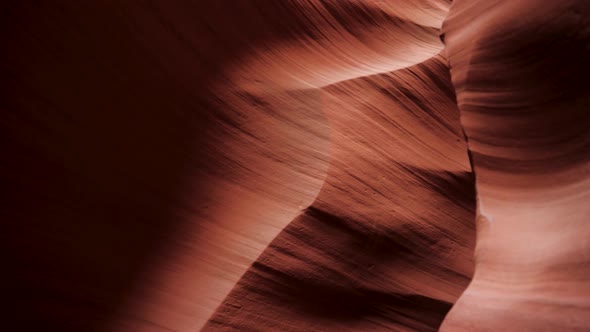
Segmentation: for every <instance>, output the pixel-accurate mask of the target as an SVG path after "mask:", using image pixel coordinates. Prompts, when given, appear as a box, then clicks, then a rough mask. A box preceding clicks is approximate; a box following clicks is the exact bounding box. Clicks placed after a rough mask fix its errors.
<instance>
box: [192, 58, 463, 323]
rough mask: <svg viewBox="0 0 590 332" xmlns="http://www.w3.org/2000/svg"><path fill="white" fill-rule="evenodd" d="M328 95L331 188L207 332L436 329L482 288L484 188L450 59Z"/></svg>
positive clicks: (258, 265)
mask: <svg viewBox="0 0 590 332" xmlns="http://www.w3.org/2000/svg"><path fill="white" fill-rule="evenodd" d="M323 90H324V92H325V94H326V97H325V98H326V102H325V109H326V114H327V115H328V117H329V118H330V120H331V125H332V135H331V149H330V151H331V160H330V169H329V171H328V175H327V177H326V180H325V183H324V186H323V187H322V189H321V191H320V193H319V194H318V197H317V198H316V200H315V201H314V203H313V204H312V205H311V206H310V207H309V208H307V209H306V210H305V211H303V212H302V213H301V214H300V215H299V216H298V217H297V218H296V219H295V220H294V221H293V222H292V223H290V224H289V225H288V226H287V227H286V228H285V229H284V230H283V231H282V232H281V234H279V236H278V237H277V238H276V239H275V240H274V241H273V242H272V243H271V244H270V246H269V247H268V248H267V249H266V250H265V251H264V252H263V253H262V255H261V256H260V257H259V258H258V260H257V261H256V262H255V263H254V264H253V266H252V267H251V268H250V269H249V270H248V272H246V274H245V275H244V277H243V278H242V279H241V280H240V282H238V284H237V285H236V287H235V288H234V289H233V291H232V293H230V295H229V296H228V298H227V299H226V300H225V301H224V302H223V304H222V305H221V306H220V308H219V309H217V312H216V313H215V315H214V316H213V317H212V318H211V320H210V321H209V323H208V325H206V326H205V328H204V331H216V330H236V331H237V330H240V331H249V330H263V331H272V330H276V331H336V330H342V331H408V330H410V331H413V330H417V331H435V330H436V329H437V328H438V326H439V325H440V323H441V321H442V319H443V318H444V316H445V314H446V313H447V311H448V310H449V309H450V308H451V306H452V305H453V303H454V302H455V301H456V299H457V298H458V297H459V295H460V294H461V293H462V292H463V290H464V288H465V287H466V286H467V283H468V282H469V280H470V279H471V275H472V273H473V262H472V254H473V245H474V237H475V234H474V224H473V217H474V213H475V211H474V208H475V201H474V200H473V198H474V193H473V178H472V175H471V173H470V166H469V161H468V158H467V153H466V149H465V145H464V144H465V143H464V141H463V139H462V137H463V134H462V130H461V128H460V125H459V113H458V111H457V109H456V106H455V103H454V100H455V96H454V93H453V90H452V86H451V83H450V77H449V74H448V69H447V68H446V64H445V62H444V59H442V58H441V57H436V58H433V59H431V60H428V61H426V62H425V63H423V64H420V65H416V66H413V67H410V68H408V69H404V70H400V71H396V72H394V73H390V74H382V75H377V76H370V77H364V78H358V79H354V80H350V81H346V82H342V83H337V84H334V85H331V86H328V87H326V88H324V89H323ZM410 129H411V130H410Z"/></svg>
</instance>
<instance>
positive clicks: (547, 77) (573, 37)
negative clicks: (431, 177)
mask: <svg viewBox="0 0 590 332" xmlns="http://www.w3.org/2000/svg"><path fill="white" fill-rule="evenodd" d="M589 15H590V5H589V4H588V2H586V1H556V2H546V1H533V0H527V1H464V0H457V1H455V2H454V3H453V6H452V7H451V10H450V12H449V16H448V17H447V19H446V21H445V23H444V27H443V33H444V39H445V42H446V54H447V56H448V59H449V64H450V67H451V74H452V78H453V84H454V86H455V88H456V91H457V101H458V104H459V108H460V109H461V122H462V123H463V125H464V127H465V131H466V134H467V137H468V140H469V149H470V151H471V155H472V157H473V163H474V167H475V174H476V179H477V200H478V217H477V234H478V235H477V247H476V252H475V262H476V268H475V276H474V279H473V281H472V283H471V284H470V286H469V288H468V289H467V290H466V292H465V294H463V296H462V297H461V299H460V300H459V302H458V303H457V305H456V306H455V307H454V308H453V310H452V312H451V313H450V314H449V317H448V318H447V319H446V320H445V324H444V327H443V329H442V330H443V331H500V330H514V331H525V330H526V331H587V330H589V329H590V319H589V317H590V283H589V282H588V275H590V247H589V246H588V240H589V239H590V224H589V223H588V216H589V213H590V210H589V209H588V204H587V202H588V198H589V196H588V195H589V191H588V188H589V183H590V182H589V181H590V179H589V177H588V170H589V169H590V164H589V157H590V153H589V152H590V150H589V145H588V143H589V142H590V135H589V133H590V131H589V129H590V114H589V113H588V104H589V102H590V90H589V88H588V87H587V85H586V84H584V83H582V82H584V81H585V80H587V78H588V75H589V74H590V61H589V60H590V49H589V48H588V43H589V42H590V18H589V17H590V16H589Z"/></svg>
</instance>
